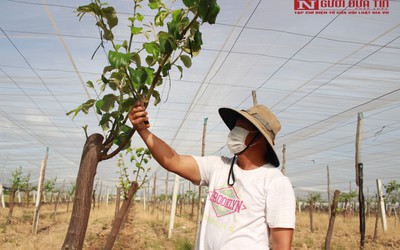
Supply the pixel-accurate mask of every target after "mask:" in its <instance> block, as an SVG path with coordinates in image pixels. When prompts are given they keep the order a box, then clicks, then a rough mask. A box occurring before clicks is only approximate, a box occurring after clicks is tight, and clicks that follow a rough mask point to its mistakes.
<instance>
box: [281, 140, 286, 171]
mask: <svg viewBox="0 0 400 250" xmlns="http://www.w3.org/2000/svg"><path fill="white" fill-rule="evenodd" d="M281 171H282V174H283V175H286V144H283V148H282V170H281Z"/></svg>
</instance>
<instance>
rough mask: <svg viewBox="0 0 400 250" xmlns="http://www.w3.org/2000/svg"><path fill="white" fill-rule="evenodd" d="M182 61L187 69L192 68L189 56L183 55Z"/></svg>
mask: <svg viewBox="0 0 400 250" xmlns="http://www.w3.org/2000/svg"><path fill="white" fill-rule="evenodd" d="M180 59H181V61H182V62H183V65H185V67H186V68H190V67H191V66H192V59H190V57H189V56H187V55H181V56H180Z"/></svg>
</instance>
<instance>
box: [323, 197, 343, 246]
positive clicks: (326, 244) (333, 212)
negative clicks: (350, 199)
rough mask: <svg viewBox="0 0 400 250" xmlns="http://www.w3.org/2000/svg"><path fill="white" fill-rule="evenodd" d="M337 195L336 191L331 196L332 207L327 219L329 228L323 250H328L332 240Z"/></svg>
mask: <svg viewBox="0 0 400 250" xmlns="http://www.w3.org/2000/svg"><path fill="white" fill-rule="evenodd" d="M339 194H340V191H339V190H336V191H335V193H334V194H333V202H332V206H331V209H330V211H331V214H330V219H329V226H328V231H327V233H326V238H325V250H329V249H330V245H331V239H332V234H333V227H334V225H335V218H336V214H337V208H338V199H339Z"/></svg>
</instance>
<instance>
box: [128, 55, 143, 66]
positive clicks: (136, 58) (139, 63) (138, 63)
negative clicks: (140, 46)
mask: <svg viewBox="0 0 400 250" xmlns="http://www.w3.org/2000/svg"><path fill="white" fill-rule="evenodd" d="M131 60H132V61H133V62H134V63H135V64H136V66H138V67H142V61H141V60H142V59H141V58H140V55H139V54H138V53H134V54H132V58H131Z"/></svg>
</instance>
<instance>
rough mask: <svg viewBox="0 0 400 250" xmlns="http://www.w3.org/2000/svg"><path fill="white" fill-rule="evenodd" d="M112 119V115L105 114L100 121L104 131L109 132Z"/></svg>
mask: <svg viewBox="0 0 400 250" xmlns="http://www.w3.org/2000/svg"><path fill="white" fill-rule="evenodd" d="M110 117H111V115H110V114H109V113H105V114H103V116H102V117H101V119H100V122H99V125H100V126H101V127H102V128H103V130H104V131H107V130H109V129H110V126H109V123H110Z"/></svg>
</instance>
